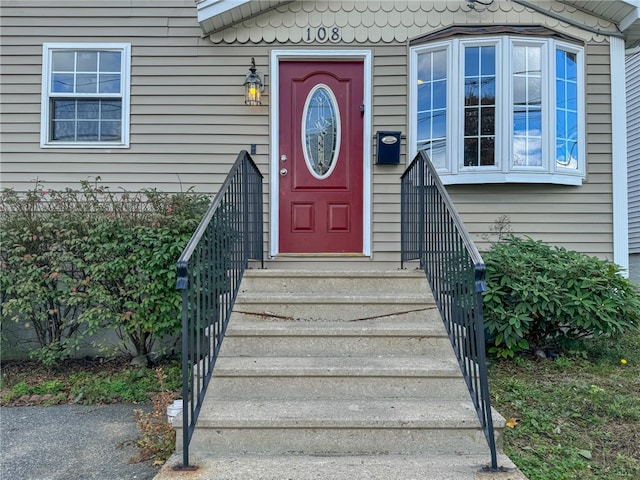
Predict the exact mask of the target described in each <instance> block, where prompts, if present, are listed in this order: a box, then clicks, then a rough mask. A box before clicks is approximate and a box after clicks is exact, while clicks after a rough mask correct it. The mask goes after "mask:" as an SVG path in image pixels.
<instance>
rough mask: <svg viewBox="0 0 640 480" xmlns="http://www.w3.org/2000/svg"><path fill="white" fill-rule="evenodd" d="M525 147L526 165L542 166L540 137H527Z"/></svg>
mask: <svg viewBox="0 0 640 480" xmlns="http://www.w3.org/2000/svg"><path fill="white" fill-rule="evenodd" d="M527 148H528V150H527V165H528V166H530V167H540V166H542V139H541V138H529V140H528V146H527Z"/></svg>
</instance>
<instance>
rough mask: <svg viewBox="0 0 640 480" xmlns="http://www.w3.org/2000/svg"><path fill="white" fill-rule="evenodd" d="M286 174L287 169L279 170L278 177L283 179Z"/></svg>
mask: <svg viewBox="0 0 640 480" xmlns="http://www.w3.org/2000/svg"><path fill="white" fill-rule="evenodd" d="M287 173H289V172H288V171H287V169H286V168H281V169H280V176H281V177H284V176H285V175H286V174H287Z"/></svg>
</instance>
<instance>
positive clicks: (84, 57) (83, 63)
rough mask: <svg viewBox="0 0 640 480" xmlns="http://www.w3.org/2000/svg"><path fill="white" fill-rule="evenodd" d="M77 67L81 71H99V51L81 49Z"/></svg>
mask: <svg viewBox="0 0 640 480" xmlns="http://www.w3.org/2000/svg"><path fill="white" fill-rule="evenodd" d="M77 69H78V71H79V72H97V71H98V52H90V51H79V52H78V65H77Z"/></svg>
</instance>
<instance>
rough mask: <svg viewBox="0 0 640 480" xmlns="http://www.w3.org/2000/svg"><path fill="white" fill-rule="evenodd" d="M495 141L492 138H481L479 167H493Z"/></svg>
mask: <svg viewBox="0 0 640 480" xmlns="http://www.w3.org/2000/svg"><path fill="white" fill-rule="evenodd" d="M495 150H496V146H495V140H494V139H493V138H483V139H482V140H481V142H480V165H482V166H490V165H495V163H496V161H495Z"/></svg>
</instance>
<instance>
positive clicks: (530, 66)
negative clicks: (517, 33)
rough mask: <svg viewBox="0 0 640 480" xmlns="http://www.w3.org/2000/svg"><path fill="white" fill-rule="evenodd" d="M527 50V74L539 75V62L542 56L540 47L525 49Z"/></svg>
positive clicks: (540, 70) (540, 71)
mask: <svg viewBox="0 0 640 480" xmlns="http://www.w3.org/2000/svg"><path fill="white" fill-rule="evenodd" d="M526 49H527V69H526V70H527V72H528V73H529V74H536V73H537V74H540V73H542V69H541V68H540V60H541V56H542V50H541V49H540V47H526Z"/></svg>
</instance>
